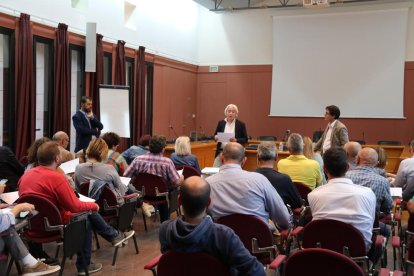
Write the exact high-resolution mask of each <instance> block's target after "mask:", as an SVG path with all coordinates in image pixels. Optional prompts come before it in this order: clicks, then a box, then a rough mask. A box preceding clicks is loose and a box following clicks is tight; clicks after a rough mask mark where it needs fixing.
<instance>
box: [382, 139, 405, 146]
mask: <svg viewBox="0 0 414 276" xmlns="http://www.w3.org/2000/svg"><path fill="white" fill-rule="evenodd" d="M377 144H378V145H383V146H401V142H400V141H386V140H382V141H378V142H377Z"/></svg>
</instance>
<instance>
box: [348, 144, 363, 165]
mask: <svg viewBox="0 0 414 276" xmlns="http://www.w3.org/2000/svg"><path fill="white" fill-rule="evenodd" d="M344 149H345V152H346V155H347V156H348V164H349V170H352V169H354V168H355V167H356V166H357V158H358V153H359V152H360V151H361V149H362V146H361V145H360V144H359V143H358V142H354V141H351V142H348V143H346V144H345V145H344Z"/></svg>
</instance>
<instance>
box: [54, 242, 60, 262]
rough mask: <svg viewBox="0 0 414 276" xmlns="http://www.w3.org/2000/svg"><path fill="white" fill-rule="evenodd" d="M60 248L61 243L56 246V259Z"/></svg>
mask: <svg viewBox="0 0 414 276" xmlns="http://www.w3.org/2000/svg"><path fill="white" fill-rule="evenodd" d="M59 249H60V244H59V243H58V244H57V246H56V253H55V259H57V258H58V257H59Z"/></svg>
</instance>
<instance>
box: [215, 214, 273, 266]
mask: <svg viewBox="0 0 414 276" xmlns="http://www.w3.org/2000/svg"><path fill="white" fill-rule="evenodd" d="M217 223H220V224H223V225H226V226H228V227H230V228H231V229H233V231H234V232H235V233H236V234H237V236H239V238H240V240H241V241H242V243H243V244H244V247H246V249H247V250H249V252H250V253H251V254H252V255H254V256H256V257H257V259H258V260H259V261H260V262H261V263H262V264H264V265H267V264H270V263H271V262H272V261H273V260H274V259H275V257H276V255H277V253H278V252H277V247H276V245H275V243H274V240H273V234H272V232H271V231H270V229H269V226H268V225H267V223H265V222H264V221H263V220H261V219H260V218H258V217H256V216H252V215H241V214H233V215H229V216H225V217H221V218H219V219H218V220H217Z"/></svg>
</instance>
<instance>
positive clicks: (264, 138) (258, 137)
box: [257, 135, 277, 141]
mask: <svg viewBox="0 0 414 276" xmlns="http://www.w3.org/2000/svg"><path fill="white" fill-rule="evenodd" d="M257 140H260V141H276V140H277V138H276V136H269V135H264V136H257Z"/></svg>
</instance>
